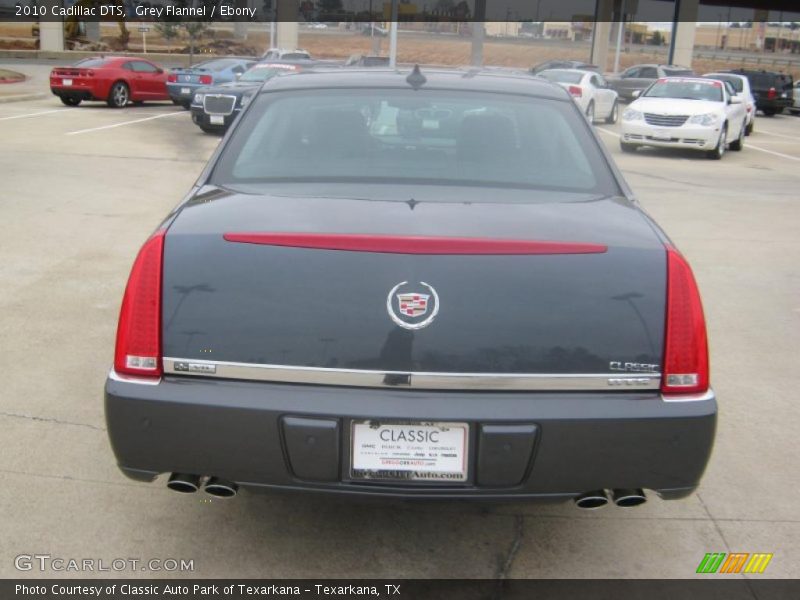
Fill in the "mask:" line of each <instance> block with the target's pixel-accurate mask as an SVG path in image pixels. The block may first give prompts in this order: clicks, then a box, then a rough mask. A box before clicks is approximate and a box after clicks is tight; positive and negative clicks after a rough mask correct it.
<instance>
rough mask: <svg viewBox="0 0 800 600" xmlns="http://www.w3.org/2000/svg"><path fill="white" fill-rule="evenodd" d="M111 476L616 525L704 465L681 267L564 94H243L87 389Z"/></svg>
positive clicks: (689, 300)
mask: <svg viewBox="0 0 800 600" xmlns="http://www.w3.org/2000/svg"><path fill="white" fill-rule="evenodd" d="M105 398H106V415H107V421H108V432H109V436H110V438H111V444H112V446H113V449H114V452H115V454H116V457H117V461H118V463H119V466H120V468H121V469H122V470H123V472H124V473H125V474H127V475H128V476H130V477H132V478H134V479H139V480H142V481H152V480H153V479H154V478H155V477H156V476H157V475H159V474H162V473H169V474H171V476H170V479H169V484H168V485H169V486H170V487H171V488H172V489H175V490H178V491H195V490H197V489H198V488H200V487H202V486H204V487H205V489H206V491H207V492H209V493H211V494H216V495H220V496H231V495H234V494H235V493H236V491H237V489H238V488H239V487H249V488H258V487H261V488H281V489H293V490H305V491H319V492H336V493H344V494H369V495H385V496H402V497H428V498H431V497H440V498H445V497H446V498H470V499H502V498H506V499H508V498H520V499H522V498H527V499H541V500H567V499H575V500H576V502H577V503H578V505H579V506H582V507H597V506H601V505H603V504H605V503H606V502H607V501H608V497H609V494H608V491H610V492H611V496H612V497H613V498H614V500H615V501H616V502H617V504H619V505H622V506H632V505H635V504H639V503H641V502H643V501H644V499H645V495H644V492H643V491H642V490H643V489H650V490H653V491H655V493H657V494H658V495H659V496H660V497H662V498H665V499H673V498H680V497H684V496H686V495H687V494H690V493H691V492H692V491H693V490H694V489H695V488H696V487H697V485H698V483H699V481H700V478H701V476H702V473H703V470H704V469H705V466H706V462H707V461H708V457H709V454H710V452H711V448H712V445H713V439H714V429H715V421H716V411H717V408H716V401H715V398H714V394H713V392H712V391H711V389H710V388H709V367H708V353H707V344H706V333H705V323H704V319H703V312H702V307H701V303H700V297H699V294H698V290H697V286H696V285H695V281H694V277H693V275H692V272H691V270H690V268H689V265H688V264H687V262H686V260H685V259H684V258H683V257H682V256H681V254H680V253H679V252H678V251H677V250H676V249H675V248H674V246H673V245H672V244H671V242H670V241H669V239H668V238H667V237H666V236H665V234H664V233H663V232H662V231H661V230H660V229H659V228H658V226H657V225H656V224H655V223H653V221H652V220H651V219H650V218H649V217H648V216H647V215H646V214H644V213H643V212H642V210H641V209H640V208H639V207H638V205H637V203H636V201H635V200H634V199H633V196H632V194H631V192H630V190H629V189H628V187H627V185H626V184H625V182H624V181H623V179H622V177H621V175H620V173H619V172H618V171H617V169H616V167H615V166H614V165H613V163H612V161H611V159H610V157H609V155H608V154H606V152H605V151H604V149H603V147H602V145H601V143H600V141H599V140H598V139H597V137H596V136H595V134H594V132H593V130H592V128H591V125H590V124H589V123H588V122H587V120H586V118H585V117H584V116H583V115H582V114H581V113H580V111H579V110H578V109H577V108H576V106H575V104H574V102H573V101H572V99H571V98H570V96H569V94H568V93H567V92H566V91H565V90H563V89H562V88H560V87H558V86H556V85H554V84H551V83H548V82H546V81H542V80H538V79H536V78H533V77H528V76H525V75H511V74H499V73H496V72H494V73H492V72H480V71H460V70H423V71H422V72H420V70H418V69H415V70H414V71H413V72H411V73H409V72H408V71H406V72H400V71H393V70H375V69H369V70H365V71H348V70H338V71H337V72H333V71H327V72H326V71H323V70H317V71H316V72H312V71H309V72H305V73H301V74H293V75H286V76H278V77H275V78H273V79H272V80H270V81H269V82H268V83H267V84H265V85H264V87H263V88H262V90H261V91H260V92H259V94H258V95H257V96H255V97H254V99H253V100H252V101H251V102H250V103H249V104H248V106H247V107H246V108H245V109H244V110H243V112H242V114H241V116H240V117H239V118H238V119H237V120H236V122H235V123H234V124H233V126H232V128H231V130H230V131H229V133H228V136H227V137H226V138H225V140H223V142H222V143H221V144H220V147H219V148H218V150H217V151H216V153H215V155H214V156H213V157H212V159H211V160H210V162H209V164H208V166H207V167H206V169H205V171H204V172H203V173H202V175H201V176H200V178H199V180H198V182H197V184H196V187H195V188H194V189H193V190H192V191H191V193H190V194H189V195H188V196H187V198H186V200H185V201H183V202H182V203H181V204H180V205H179V206H178V207H177V208H176V209H175V210H174V211H173V213H172V214H170V215H169V216H168V217H167V219H166V220H165V221H164V222H163V223H162V225H161V226H160V227H159V228H158V230H157V231H156V232H155V233H154V234H153V236H152V237H151V238H150V239H149V240H148V241H147V242H146V243H145V244H144V246H143V248H142V249H141V251H140V253H139V255H138V257H137V258H136V261H135V263H134V266H133V269H132V272H131V275H130V279H129V282H128V286H127V289H126V291H125V296H124V299H123V303H122V310H121V314H120V321H119V328H118V333H117V346H116V356H115V361H114V369H113V370H112V371H111V373H110V375H109V377H108V381H107V383H106V395H105Z"/></svg>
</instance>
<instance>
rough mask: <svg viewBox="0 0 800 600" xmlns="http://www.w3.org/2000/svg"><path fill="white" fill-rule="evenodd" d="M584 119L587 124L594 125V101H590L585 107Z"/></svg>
mask: <svg viewBox="0 0 800 600" xmlns="http://www.w3.org/2000/svg"><path fill="white" fill-rule="evenodd" d="M586 119H587V120H588V121H589V123H594V100H591V101H590V102H589V106H587V107H586Z"/></svg>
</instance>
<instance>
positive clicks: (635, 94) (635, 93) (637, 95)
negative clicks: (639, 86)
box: [631, 90, 642, 98]
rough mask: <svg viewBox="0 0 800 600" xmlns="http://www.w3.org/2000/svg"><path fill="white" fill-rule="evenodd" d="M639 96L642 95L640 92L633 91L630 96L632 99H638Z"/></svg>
mask: <svg viewBox="0 0 800 600" xmlns="http://www.w3.org/2000/svg"><path fill="white" fill-rule="evenodd" d="M641 95H642V90H633V91H632V92H631V96H633V97H634V98H638V97H639V96H641Z"/></svg>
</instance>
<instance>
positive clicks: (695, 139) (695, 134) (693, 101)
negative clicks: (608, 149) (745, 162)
mask: <svg viewBox="0 0 800 600" xmlns="http://www.w3.org/2000/svg"><path fill="white" fill-rule="evenodd" d="M732 90H733V88H729V87H728V85H726V84H725V83H724V82H723V81H720V80H718V79H704V78H701V77H664V78H662V79H659V80H658V81H656V82H655V83H654V84H653V85H651V86H650V87H649V88H647V90H645V91H644V93H643V94H641V96H639V97H638V98H637V99H636V100H634V101H633V102H632V103H631V104H630V105H629V106H628V108H627V109H626V110H625V112H624V113H622V137H621V138H620V146H621V148H622V150H623V152H633V151H634V150H636V148H637V147H638V146H661V147H666V148H690V149H694V150H702V151H704V152H705V153H706V156H708V157H709V158H715V159H720V158H722V156H723V155H724V154H725V151H726V150H727V149H728V148H729V147H730V149H731V150H741V149H742V146H743V145H744V136H745V128H746V126H747V125H746V123H747V116H746V111H745V107H744V102H743V100H742V98H741V97H740V96H738V95H735V94H733V93H732Z"/></svg>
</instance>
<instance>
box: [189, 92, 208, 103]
mask: <svg viewBox="0 0 800 600" xmlns="http://www.w3.org/2000/svg"><path fill="white" fill-rule="evenodd" d="M205 97H206V95H205V94H199V93H198V94H195V95H194V100H192V102H194V103H195V104H202V102H203V98H205Z"/></svg>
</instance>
